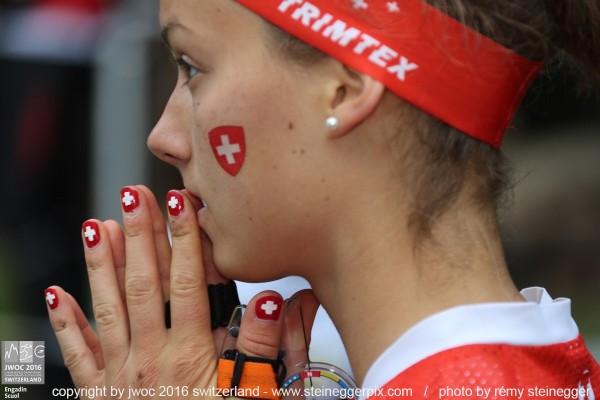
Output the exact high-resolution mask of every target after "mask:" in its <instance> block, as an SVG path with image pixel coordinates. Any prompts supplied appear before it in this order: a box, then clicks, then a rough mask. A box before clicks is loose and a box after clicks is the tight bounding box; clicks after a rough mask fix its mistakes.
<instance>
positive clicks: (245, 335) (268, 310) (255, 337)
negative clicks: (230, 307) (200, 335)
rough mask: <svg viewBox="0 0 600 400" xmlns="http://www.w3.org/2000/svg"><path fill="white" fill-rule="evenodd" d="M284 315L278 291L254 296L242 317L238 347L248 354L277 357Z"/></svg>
mask: <svg viewBox="0 0 600 400" xmlns="http://www.w3.org/2000/svg"><path fill="white" fill-rule="evenodd" d="M282 315H283V300H282V298H281V296H280V295H279V294H278V293H276V292H273V291H265V292H261V293H259V294H258V295H256V296H254V297H253V298H252V300H251V301H250V302H249V303H248V307H247V308H246V311H245V313H244V316H243V317H242V323H241V326H240V332H239V336H238V338H237V343H236V349H237V350H238V351H239V352H241V353H244V354H246V355H248V356H253V357H261V358H268V359H272V360H275V359H277V356H278V354H279V349H280V342H281V332H282V328H283V318H282ZM223 350H228V349H223Z"/></svg>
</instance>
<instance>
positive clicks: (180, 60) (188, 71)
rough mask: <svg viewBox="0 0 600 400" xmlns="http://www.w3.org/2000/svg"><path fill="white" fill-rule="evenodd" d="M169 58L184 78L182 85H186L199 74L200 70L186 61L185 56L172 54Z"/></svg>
mask: <svg viewBox="0 0 600 400" xmlns="http://www.w3.org/2000/svg"><path fill="white" fill-rule="evenodd" d="M171 58H172V60H173V62H174V63H175V64H176V65H177V72H178V74H179V75H180V76H182V77H183V79H184V83H183V84H184V85H186V86H187V85H188V84H189V83H190V81H191V80H192V79H193V78H194V77H195V76H197V75H198V74H200V70H199V69H198V68H196V67H194V66H192V65H191V64H190V62H189V61H187V59H188V57H187V56H185V55H183V56H181V57H174V56H173V55H172V56H171Z"/></svg>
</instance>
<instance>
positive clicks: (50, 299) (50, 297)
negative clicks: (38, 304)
mask: <svg viewBox="0 0 600 400" xmlns="http://www.w3.org/2000/svg"><path fill="white" fill-rule="evenodd" d="M55 298H56V296H55V295H53V294H52V293H50V292H48V293H46V301H47V302H48V304H50V305H52V304H54V299H55Z"/></svg>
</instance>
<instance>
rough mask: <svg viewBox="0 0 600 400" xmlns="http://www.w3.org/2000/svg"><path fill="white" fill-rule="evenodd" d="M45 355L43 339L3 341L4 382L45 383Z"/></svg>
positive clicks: (9, 383)
mask: <svg viewBox="0 0 600 400" xmlns="http://www.w3.org/2000/svg"><path fill="white" fill-rule="evenodd" d="M44 357H45V344H44V342H43V341H39V342H35V341H3V342H2V384H3V385H43V384H44V372H45V368H44Z"/></svg>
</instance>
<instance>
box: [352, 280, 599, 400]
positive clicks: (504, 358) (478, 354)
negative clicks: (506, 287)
mask: <svg viewBox="0 0 600 400" xmlns="http://www.w3.org/2000/svg"><path fill="white" fill-rule="evenodd" d="M521 295H522V296H523V297H524V298H525V299H526V300H527V302H522V303H488V304H474V305H465V306H459V307H454V308H452V309H449V310H445V311H443V312H441V313H438V314H435V315H433V316H431V317H429V318H426V319H425V320H423V321H421V322H420V323H419V324H417V325H416V326H414V327H413V328H411V329H410V330H409V331H407V332H406V333H405V334H404V335H402V336H401V337H400V338H399V339H398V340H397V341H396V342H394V343H393V344H392V345H391V346H390V347H389V348H388V349H387V350H386V351H385V352H384V353H383V354H381V355H380V356H379V358H378V359H377V360H376V361H375V363H374V364H373V365H372V366H371V368H370V369H369V371H368V373H367V375H366V377H365V380H364V383H363V392H362V393H363V394H372V395H371V396H370V397H369V399H373V400H375V399H381V398H413V399H414V398H423V399H427V398H431V399H459V398H460V399H465V398H468V399H531V398H544V399H582V400H583V399H589V400H595V399H598V400H600V366H599V365H598V362H597V361H596V360H595V359H594V357H593V356H592V355H591V354H590V353H589V351H588V350H587V348H586V347H585V344H584V342H583V339H582V338H581V335H580V334H579V330H578V329H577V325H576V324H575V322H574V321H573V318H572V317H571V301H570V300H569V299H566V298H558V299H556V300H553V299H552V298H551V297H550V296H549V295H548V293H547V292H546V291H545V290H544V289H542V288H529V289H525V290H523V291H522V292H521ZM362 398H364V396H363V397H362Z"/></svg>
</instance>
